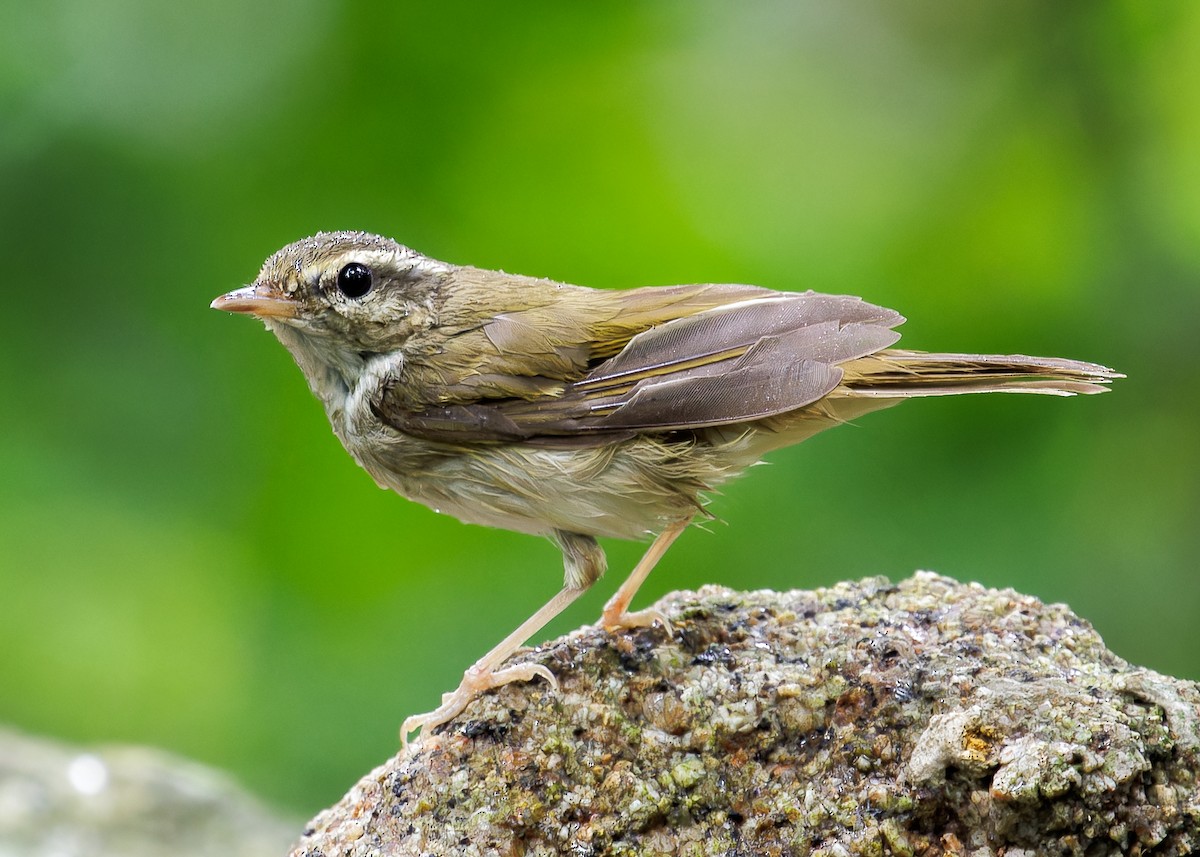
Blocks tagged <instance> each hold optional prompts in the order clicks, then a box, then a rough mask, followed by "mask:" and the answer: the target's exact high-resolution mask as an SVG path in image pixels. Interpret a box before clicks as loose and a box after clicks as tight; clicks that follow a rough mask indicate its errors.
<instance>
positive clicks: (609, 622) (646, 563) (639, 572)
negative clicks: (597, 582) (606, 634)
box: [600, 518, 691, 631]
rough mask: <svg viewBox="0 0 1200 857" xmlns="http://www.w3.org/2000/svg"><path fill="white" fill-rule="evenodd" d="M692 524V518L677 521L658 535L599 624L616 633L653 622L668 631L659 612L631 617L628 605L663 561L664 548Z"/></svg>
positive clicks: (605, 607)
mask: <svg viewBox="0 0 1200 857" xmlns="http://www.w3.org/2000/svg"><path fill="white" fill-rule="evenodd" d="M689 523H691V518H686V519H684V520H682V521H677V522H675V523H674V524H671V525H670V526H669V527H667V528H666V529H665V530H663V531H662V532H661V533H659V534H658V537H657V538H656V539H655V540H654V541H653V542H652V543H651V544H650V547H649V548H647V550H646V553H645V554H644V555H643V556H642V559H641V561H640V562H638V564H637V565H636V566H634V569H633V571H631V572H630V573H629V577H627V578H625V582H624V583H622V584H621V586H620V588H619V589H618V590H617V591H616V594H615V595H613V597H612V598H610V599H609V600H608V603H607V604H605V605H604V612H603V613H602V614H601V615H600V624H601V625H603V626H604V628H605V629H606V630H608V631H619V630H621V629H622V628H644V627H646V626H648V625H653V624H654V623H655V622H658V623H659V624H661V625H662V626H663V627H664V628H666V629H667V630H668V631H670V630H671V623H670V622H668V621H667V617H666V616H664V615H663V614H662V613H661V612H660V611H658V610H639V611H637V612H636V613H630V612H628V611H629V604H630V602H631V601H633V596H634V595H636V594H637V591H638V589H639V588H640V587H641V585H642V584H643V583H645V581H646V578H647V577H649V575H650V572H651V571H653V570H654V566H655V565H657V564H658V561H659V560H660V559H662V556H663V554H665V553H666V552H667V548H669V547H670V546H671V543H672V542H673V541H675V539H677V538H679V534H680V533H682V532H683V531H684V530H686V529H687V525H688V524H689Z"/></svg>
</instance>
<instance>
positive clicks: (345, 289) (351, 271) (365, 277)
mask: <svg viewBox="0 0 1200 857" xmlns="http://www.w3.org/2000/svg"><path fill="white" fill-rule="evenodd" d="M338 291H340V292H341V293H342V294H344V295H345V296H346V297H348V298H361V297H362V296H363V295H365V294H366V293H367V292H369V291H371V269H370V268H368V267H367V266H366V265H362V264H360V263H358V262H351V263H350V264H349V265H346V266H345V267H344V268H342V270H340V271H338Z"/></svg>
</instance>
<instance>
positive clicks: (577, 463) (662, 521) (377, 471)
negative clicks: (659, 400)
mask: <svg viewBox="0 0 1200 857" xmlns="http://www.w3.org/2000/svg"><path fill="white" fill-rule="evenodd" d="M376 440H378V438H376ZM346 447H347V449H348V450H349V451H350V452H351V454H352V455H353V456H354V457H355V459H357V460H358V462H359V464H361V465H362V466H363V467H364V468H365V469H366V470H367V471H368V472H369V473H370V474H371V475H372V476H373V477H374V478H375V481H376V482H377V483H379V484H380V485H381V486H383V487H386V488H391V489H392V490H394V491H396V492H397V493H399V494H402V495H403V496H405V497H408V498H409V499H411V500H415V501H417V502H418V503H422V504H424V505H426V506H429V507H430V508H432V509H434V510H436V511H438V512H442V513H445V514H449V515H453V516H454V517H456V518H458V519H459V520H461V521H465V522H467V523H472V524H483V525H486V526H492V527H500V528H503V529H507V530H514V531H517V532H523V533H532V534H536V535H547V534H549V533H550V532H552V531H553V530H565V531H568V532H574V533H582V534H585V535H591V536H608V537H613V538H622V539H640V538H643V537H644V536H646V535H647V534H649V533H654V532H658V531H659V530H661V529H662V528H663V527H664V526H666V525H667V524H669V523H671V522H673V521H678V520H681V519H683V518H687V517H690V516H691V515H693V514H695V513H696V512H697V511H698V510H699V509H700V506H701V502H702V501H701V499H700V496H699V495H700V492H701V491H702V490H703V489H704V488H705V487H707V486H710V485H713V484H715V483H716V482H719V481H723V479H724V478H725V477H726V476H728V475H731V474H729V473H726V472H724V471H725V470H727V468H724V467H722V468H719V469H714V468H713V467H712V466H710V465H708V464H707V463H706V461H705V457H704V456H697V455H696V454H695V447H694V446H691V445H689V447H688V451H687V453H686V454H681V452H682V451H681V450H679V449H673V448H672V447H670V446H669V445H666V444H662V443H652V442H647V441H644V440H641V439H635V440H631V441H627V442H624V443H619V444H613V445H607V446H598V447H594V448H587V447H584V448H578V447H576V448H564V449H555V448H547V447H542V446H535V445H525V444H497V445H479V446H473V447H470V448H465V449H462V448H460V449H455V448H452V447H449V446H443V445H439V444H430V443H427V442H425V441H421V440H417V439H414V438H411V437H406V436H404V435H398V434H397V435H393V436H392V437H391V438H390V439H389V441H388V442H387V443H378V442H374V443H370V444H367V443H363V444H352V443H347V444H346ZM739 469H740V468H739Z"/></svg>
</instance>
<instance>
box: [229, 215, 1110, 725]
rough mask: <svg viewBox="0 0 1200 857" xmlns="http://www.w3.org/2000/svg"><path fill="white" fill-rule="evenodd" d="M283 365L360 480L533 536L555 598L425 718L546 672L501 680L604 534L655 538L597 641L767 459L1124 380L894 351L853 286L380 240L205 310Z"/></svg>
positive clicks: (355, 240)
mask: <svg viewBox="0 0 1200 857" xmlns="http://www.w3.org/2000/svg"><path fill="white" fill-rule="evenodd" d="M212 306H213V307H214V308H216V309H222V310H228V311H230V312H236V313H246V314H249V315H253V316H257V317H258V318H260V319H262V321H263V322H265V324H266V326H267V328H268V329H269V330H271V331H272V332H273V333H274V334H275V335H276V336H277V337H278V338H279V341H280V342H282V343H283V345H284V347H285V348H287V350H288V351H289V352H291V354H292V356H293V357H294V358H295V360H296V363H297V364H298V365H299V366H300V369H301V371H302V372H303V373H304V376H305V377H306V378H307V379H308V384H309V386H310V387H311V389H312V392H313V393H314V394H315V395H316V397H317V398H318V399H320V400H321V403H322V404H323V405H324V407H325V413H326V416H327V417H328V418H329V422H330V424H331V425H332V426H333V431H334V433H335V434H336V435H337V436H338V438H339V439H340V440H341V442H342V444H343V445H344V446H345V448H346V450H347V451H348V452H349V453H350V455H351V456H353V457H354V459H355V461H357V462H358V463H359V464H360V465H361V466H362V467H363V468H364V469H365V470H366V471H367V472H368V473H370V474H371V476H372V477H374V479H375V481H376V482H377V483H378V484H379V485H380V486H381V487H383V488H388V489H391V490H394V491H396V492H397V493H399V494H402V495H403V496H405V497H408V498H409V499H412V500H415V501H417V502H419V503H424V504H425V505H427V506H430V507H432V508H434V509H437V510H439V511H442V512H447V513H449V514H452V515H454V516H455V517H457V518H459V519H460V520H462V521H465V522H468V523H473V524H485V525H488V526H493V527H503V528H505V529H509V530H516V531H518V532H522V533H530V534H533V535H539V536H546V537H548V538H550V539H552V540H553V541H554V542H555V543H556V544H557V545H558V547H559V548H560V549H561V550H562V555H563V565H564V578H563V586H562V589H561V590H560V591H559V592H558V593H557V594H556V595H555V596H554V597H553V598H551V599H550V600H549V601H548V602H547V603H546V604H545V605H544V606H542V607H541V608H540V609H538V610H537V611H535V612H534V614H533V615H532V616H531V617H530V618H529V619H528V620H526V621H525V622H523V623H522V624H521V625H520V627H518V628H517V629H516V630H515V631H513V633H512V634H510V635H509V636H508V637H506V638H505V639H504V640H503V641H501V642H500V643H499V644H498V645H497V646H496V647H495V648H493V649H492V650H491V651H489V652H488V653H487V654H486V655H484V656H483V657H482V658H480V659H479V661H477V662H476V663H475V664H474V665H473V666H471V667H470V668H469V669H468V670H467V671H466V672H465V673H464V675H463V680H462V682H461V684H460V685H459V687H458V688H457V689H456V690H454V691H452V692H450V693H447V694H446V695H445V696H444V697H443V699H442V704H441V705H440V706H439V707H438V708H437V709H435V710H434V711H431V712H429V713H427V714H419V715H414V716H412V717H409V718H408V719H407V720H405V722H404V724H403V726H402V727H401V738H402V741H404V742H405V743H407V740H408V736H409V734H410V733H411V732H413V731H414V730H416V729H418V728H430V727H433V726H436V725H439V724H442V723H445V722H448V721H449V720H451V719H452V718H454V717H455V716H457V715H458V714H459V713H461V712H462V711H463V709H464V708H465V707H466V706H467V705H468V704H469V703H470V702H471V701H472V700H473V699H475V698H476V697H477V696H478V695H479V694H480V693H482V692H484V691H486V690H488V689H490V688H494V687H498V686H500V685H503V684H505V683H507V682H511V681H518V680H521V681H526V680H530V679H532V678H534V677H541V678H543V679H545V680H546V681H547V682H549V683H550V684H551V685H553V686H557V683H556V681H555V678H554V675H553V674H552V673H551V672H550V670H549V669H547V668H546V667H545V666H543V665H540V664H518V665H515V666H507V667H504V666H503V664H504V662H505V661H506V660H507V659H508V658H509V657H510V656H511V655H512V654H513V653H514V652H516V651H517V649H519V648H520V647H521V646H522V645H523V644H524V643H525V642H526V640H528V639H529V638H530V637H532V636H533V635H534V634H535V633H537V631H538V630H539V629H541V628H542V626H544V625H545V624H546V623H547V622H549V621H550V620H551V619H552V618H553V617H554V616H556V615H557V614H558V613H559V612H561V611H562V610H563V609H564V608H565V607H566V606H567V605H568V604H570V603H571V602H572V601H574V600H575V599H576V598H578V597H579V596H580V595H581V594H583V592H584V591H586V590H587V589H588V587H590V586H591V585H592V584H593V583H594V582H595V581H596V580H597V579H598V578H599V577H600V576H601V575H602V574H603V573H604V571H605V556H604V551H603V550H602V549H601V547H600V545H599V544H598V542H597V538H598V537H602V536H603V537H610V538H619V539H642V538H645V537H648V536H653V541H652V542H651V544H650V547H649V549H648V550H647V551H646V553H645V555H644V556H643V558H642V559H641V561H640V562H639V563H638V564H637V565H636V567H635V568H634V569H633V571H632V572H631V573H630V575H629V577H628V578H626V580H625V581H624V583H622V584H621V586H620V587H619V588H618V589H617V592H616V594H615V595H614V596H613V597H612V599H611V600H610V601H609V602H608V603H607V605H606V606H605V608H604V611H603V615H602V617H601V622H602V624H603V626H604V627H605V628H607V629H609V630H612V631H617V630H620V629H623V628H630V627H637V626H645V625H648V624H651V623H653V622H656V621H657V622H662V624H663V625H664V626H667V627H669V626H668V625H667V622H666V620H665V618H664V617H662V616H660V615H659V614H658V613H656V612H654V611H650V610H643V611H638V612H630V611H629V609H628V608H629V605H630V602H631V600H632V598H633V596H634V594H635V593H636V592H637V589H638V587H639V586H640V585H641V583H642V582H643V581H644V580H645V579H646V576H647V575H648V574H649V573H650V571H651V569H653V567H654V565H655V563H656V562H657V561H658V560H659V559H660V558H661V557H662V555H663V553H664V552H665V551H666V550H667V548H668V547H670V545H671V543H672V542H673V541H674V540H675V539H676V538H677V537H678V536H679V534H680V533H682V532H683V530H684V529H685V528H686V527H687V526H688V524H689V523H690V522H691V521H692V520H693V519H695V518H697V517H698V516H704V515H706V512H705V507H704V503H705V501H704V494H705V492H706V491H708V490H710V489H713V488H715V487H716V486H718V485H720V484H722V483H723V482H725V481H726V480H728V479H730V478H731V477H733V476H736V475H738V474H739V473H741V472H742V471H743V470H745V469H746V468H747V467H749V466H751V465H752V464H754V463H755V462H757V461H759V460H760V459H761V458H762V457H763V455H764V454H766V453H768V452H770V451H771V450H774V449H778V448H780V447H784V446H789V445H791V444H794V443H799V442H800V441H802V440H805V439H806V438H809V437H812V436H813V435H814V434H816V433H817V432H819V431H822V430H823V429H826V428H829V427H831V426H836V425H839V424H841V423H844V422H846V421H848V420H852V419H855V418H857V417H860V416H862V415H863V414H866V413H869V412H871V411H875V410H879V409H881V408H885V407H888V406H890V405H893V404H896V403H897V402H899V401H901V400H903V399H907V398H912V397H916V396H944V395H955V394H959V393H989V392H1012V393H1042V394H1050V395H1059V396H1070V395H1074V394H1078V393H1099V392H1103V391H1105V390H1106V389H1108V388H1107V386H1106V385H1107V384H1108V383H1109V382H1110V381H1112V380H1113V379H1115V378H1120V377H1123V376H1122V375H1120V373H1118V372H1115V371H1113V370H1112V369H1109V368H1107V367H1105V366H1100V365H1097V364H1095V363H1085V362H1081V361H1077V360H1066V359H1059V358H1049V357H1026V356H1023V355H992V354H937V353H926V352H921V351H909V350H904V349H898V348H893V347H892V346H893V345H894V344H895V343H896V341H897V340H898V339H899V334H898V333H896V331H895V330H894V328H895V327H896V326H897V325H899V324H901V323H902V322H903V321H904V318H903V317H902V316H900V315H899V314H898V313H896V312H894V311H893V310H890V309H885V308H883V307H879V306H875V305H873V304H870V303H867V302H865V301H863V300H862V299H860V298H857V297H850V296H847V295H827V294H819V293H816V292H812V291H808V292H779V291H772V290H769V289H765V288H759V287H757V286H749V285H713V284H701V285H686V286H658V287H643V288H635V289H629V290H624V291H614V290H601V289H590V288H584V287H580V286H573V285H567V284H564V283H558V282H554V281H552V280H547V279H539V278H535V277H526V276H519V275H516V274H506V273H503V272H500V271H489V270H483V269H480V268H472V267H467V266H460V265H452V264H448V263H445V262H439V261H437V260H436V259H431V258H428V257H426V256H423V255H421V254H420V253H417V252H416V251H414V250H411V249H409V248H408V247H405V246H402V245H400V244H398V243H396V242H395V241H392V240H390V239H388V238H383V237H380V236H378V235H372V234H369V233H365V232H326V233H320V234H317V235H314V236H312V237H311V238H305V239H304V240H302V241H297V242H296V243H294V244H289V245H288V246H286V247H284V248H283V249H281V250H279V251H278V252H277V253H275V254H274V255H273V256H271V257H270V258H269V259H267V261H266V263H265V264H264V265H263V267H262V270H261V271H260V272H259V275H258V277H257V278H256V279H255V280H254V282H253V283H251V284H250V285H248V286H246V287H244V288H240V289H237V290H236V291H232V292H229V293H228V294H225V295H222V296H221V297H219V298H217V299H216V300H215V301H213V302H212Z"/></svg>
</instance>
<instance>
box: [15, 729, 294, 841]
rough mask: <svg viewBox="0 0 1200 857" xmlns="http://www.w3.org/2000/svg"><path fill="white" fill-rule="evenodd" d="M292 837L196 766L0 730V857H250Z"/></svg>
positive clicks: (280, 821) (223, 780)
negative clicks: (86, 747)
mask: <svg viewBox="0 0 1200 857" xmlns="http://www.w3.org/2000/svg"><path fill="white" fill-rule="evenodd" d="M298 829H300V828H299V824H298V823H297V822H295V821H293V820H290V819H286V818H281V817H280V816H278V815H277V814H275V813H274V812H272V811H271V810H269V809H267V808H266V807H265V806H264V805H263V804H261V803H260V802H259V801H258V800H256V799H254V798H252V797H251V796H250V795H249V794H247V793H246V792H245V791H244V790H243V789H241V788H239V787H238V786H237V785H235V784H234V783H233V782H231V781H230V780H229V779H228V778H227V777H225V776H224V775H222V774H218V773H217V772H215V771H213V770H212V769H210V768H206V767H204V766H202V765H198V764H196V763H195V762H188V761H186V760H183V759H180V758H178V757H175V756H171V755H168V754H167V753H163V752H160V751H157V750H149V749H146V748H143V747H99V748H88V749H83V748H79V747H71V746H66V745H63V744H58V743H55V742H52V741H49V740H46V739H43V738H34V737H31V736H28V735H22V734H20V733H17V732H12V731H9V730H3V729H0V857H48V855H53V857H163V855H168V854H169V855H171V857H190V856H191V855H196V857H200V855H205V857H207V855H221V857H240V855H245V857H250V855H262V854H277V853H282V852H283V850H284V849H285V848H287V845H288V843H289V842H291V841H293V840H294V839H295V836H296V831H297V830H298Z"/></svg>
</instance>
